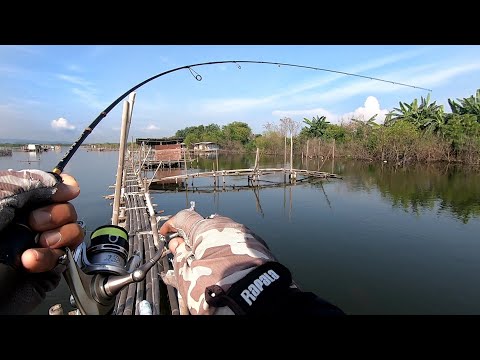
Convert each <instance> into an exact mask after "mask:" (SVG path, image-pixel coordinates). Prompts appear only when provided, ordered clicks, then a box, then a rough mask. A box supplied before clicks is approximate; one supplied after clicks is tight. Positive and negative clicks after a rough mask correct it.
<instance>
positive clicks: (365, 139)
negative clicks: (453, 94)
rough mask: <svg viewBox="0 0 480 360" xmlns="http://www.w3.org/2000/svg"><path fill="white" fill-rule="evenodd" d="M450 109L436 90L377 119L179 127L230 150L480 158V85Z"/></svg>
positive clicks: (407, 159)
mask: <svg viewBox="0 0 480 360" xmlns="http://www.w3.org/2000/svg"><path fill="white" fill-rule="evenodd" d="M448 104H449V107H450V112H447V111H445V109H444V108H443V106H442V105H437V104H436V102H435V101H434V102H431V101H430V95H428V96H427V97H426V98H423V97H422V98H421V99H420V101H418V100H417V99H414V100H413V101H412V102H411V103H405V102H400V103H399V107H398V108H394V109H393V110H392V111H391V112H390V113H388V114H387V115H386V117H385V121H384V123H383V124H380V123H377V122H376V121H375V120H376V117H377V115H375V116H373V117H371V118H370V119H361V118H350V119H343V120H342V121H340V123H339V124H331V123H330V122H329V121H328V119H327V118H326V117H325V116H314V117H313V118H312V119H307V118H304V119H303V122H298V121H295V120H292V119H291V118H289V117H284V118H282V119H280V120H279V122H278V123H276V124H275V123H267V124H266V125H265V126H264V129H265V130H264V131H263V133H262V134H260V135H254V134H253V133H252V131H251V129H250V127H249V126H248V124H246V123H243V122H238V121H237V122H232V123H230V124H228V125H225V126H222V127H220V126H218V125H216V124H210V125H208V126H203V125H200V126H192V127H187V128H185V129H182V130H179V131H177V132H176V134H175V137H181V138H184V139H185V140H184V141H185V144H186V145H187V146H190V145H191V144H193V143H195V142H201V141H212V142H216V143H218V144H219V145H220V146H221V147H222V149H223V151H224V152H252V151H255V149H256V148H259V149H260V153H261V154H266V155H284V156H285V157H286V156H287V155H286V154H290V146H291V143H292V142H293V153H294V154H295V155H296V156H299V155H301V156H302V157H304V156H305V157H307V158H321V159H322V160H323V159H325V160H326V159H330V158H332V157H344V158H351V159H356V160H367V161H382V162H388V163H393V164H395V165H406V164H412V163H431V162H448V163H463V164H468V165H479V164H480V89H479V90H477V92H476V94H475V96H473V95H472V96H470V97H468V98H463V99H457V100H452V99H448Z"/></svg>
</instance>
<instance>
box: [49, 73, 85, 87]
mask: <svg viewBox="0 0 480 360" xmlns="http://www.w3.org/2000/svg"><path fill="white" fill-rule="evenodd" d="M57 77H58V78H59V79H62V80H65V81H67V82H69V83H72V84H75V85H80V86H83V87H91V86H92V84H91V83H90V82H89V81H87V80H85V79H82V78H81V77H79V76H73V75H65V74H57Z"/></svg>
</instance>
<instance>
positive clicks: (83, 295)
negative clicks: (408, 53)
mask: <svg viewBox="0 0 480 360" xmlns="http://www.w3.org/2000/svg"><path fill="white" fill-rule="evenodd" d="M227 63H230V64H235V65H236V66H237V67H238V68H239V69H241V65H240V64H268V65H277V66H279V67H280V66H286V67H293V68H302V69H309V70H317V71H324V72H330V73H336V74H341V75H347V76H354V77H359V78H364V79H369V80H375V81H381V82H386V83H391V84H394V85H399V86H406V87H410V88H415V89H421V90H426V91H429V92H431V91H432V90H430V89H426V88H422V87H419V86H414V85H409V84H404V83H400V82H396V81H390V80H384V79H380V78H376V77H371V76H366V75H359V74H353V73H348V72H344V71H337V70H330V69H325V68H320V67H314V66H307V65H298V64H290V63H281V62H272V61H256V60H225V61H210V62H203V63H197V64H191V65H184V66H180V67H177V68H174V69H170V70H167V71H164V72H162V73H159V74H157V75H154V76H152V77H150V78H148V79H146V80H144V81H142V82H140V83H138V84H137V85H135V86H133V87H132V88H130V89H129V90H127V91H126V92H125V93H123V94H122V95H120V96H119V97H118V98H117V99H116V100H115V101H114V102H112V103H111V104H110V105H109V106H108V107H107V108H106V109H105V110H103V111H102V112H101V113H100V114H99V115H98V116H97V117H96V118H95V120H94V121H93V122H92V123H91V124H90V125H89V126H88V127H87V128H85V130H84V131H83V132H82V134H81V135H80V137H79V138H78V140H77V141H75V142H74V143H73V144H72V145H71V147H70V148H69V149H68V151H67V153H66V154H65V155H64V157H63V158H62V159H61V160H60V162H59V163H58V164H57V166H56V167H55V168H54V169H53V171H52V173H53V174H54V175H55V176H56V178H57V180H59V181H61V179H60V176H59V175H60V174H61V173H62V171H63V169H64V168H65V166H66V165H67V163H68V162H69V161H70V159H71V158H72V156H73V155H74V154H75V152H76V151H77V150H78V148H79V147H80V146H81V144H82V143H83V141H84V140H85V139H86V138H87V136H88V135H89V134H90V133H91V132H92V131H93V129H94V128H95V127H96V126H97V125H98V124H99V123H100V121H101V120H102V119H103V118H105V117H106V116H107V114H108V113H109V112H110V111H111V110H112V109H113V108H114V107H115V106H116V105H118V104H119V103H120V102H121V101H122V100H123V99H124V98H126V97H127V96H128V95H129V94H130V93H131V92H133V91H135V90H136V89H138V88H140V87H141V86H143V85H145V84H147V83H149V82H150V81H152V80H155V79H157V78H159V77H162V76H164V75H167V74H170V73H173V72H176V71H179V70H183V69H188V70H189V71H190V73H191V74H192V76H193V77H194V78H195V80H197V81H201V80H202V76H201V75H200V74H198V73H197V72H196V71H195V70H193V68H195V67H200V66H206V65H214V64H227ZM37 205H38V204H37ZM193 206H194V205H192V207H193ZM27 210H32V209H31V208H28V209H27V208H25V209H23V211H22V212H20V213H19V214H18V215H19V216H16V221H13V222H12V223H11V224H10V225H8V226H7V228H6V229H5V230H2V236H3V237H4V238H3V239H2V240H3V241H1V242H0V284H1V285H2V292H1V293H0V303H1V301H3V298H5V299H6V298H7V295H9V294H11V293H12V291H13V289H15V284H16V283H17V281H18V279H19V277H20V276H21V274H20V273H19V272H18V271H17V270H18V269H19V267H20V265H19V260H20V255H21V254H22V253H23V252H24V251H25V250H26V249H28V248H32V247H35V244H36V242H35V235H36V234H35V233H34V232H33V231H32V230H31V229H30V228H29V227H28V226H27V225H26V224H27V223H28V222H27V215H28V211H27ZM174 236H176V235H175V234H171V237H174ZM128 237H129V234H128V233H127V232H126V231H125V229H123V228H121V227H118V226H115V225H107V226H105V227H100V228H97V229H96V230H95V231H94V232H93V233H92V237H91V239H92V242H93V244H91V246H90V247H89V248H88V249H87V248H85V247H84V248H82V247H80V248H79V249H80V250H78V252H75V254H72V252H71V251H70V250H69V249H68V248H67V249H65V251H66V254H65V256H63V257H62V258H61V259H60V260H59V261H60V263H63V264H64V265H66V266H67V270H66V271H65V272H64V277H65V280H66V281H67V284H68V286H69V287H70V289H71V291H72V295H73V297H74V300H75V302H76V304H77V306H79V309H80V311H81V312H82V313H84V314H107V313H110V311H111V310H112V308H113V304H114V300H115V296H116V295H117V294H118V292H119V291H120V290H121V289H122V288H124V287H125V286H126V285H128V284H131V283H134V282H139V281H142V280H143V279H144V278H145V275H146V273H147V272H148V271H149V270H150V268H151V267H152V266H153V265H154V263H155V262H156V261H158V260H159V259H160V258H161V257H162V256H164V255H165V253H164V251H163V250H162V249H159V250H158V252H157V254H156V255H155V256H154V257H153V258H152V259H150V260H149V261H148V262H146V263H145V264H144V265H142V266H140V262H141V259H140V258H139V257H138V256H133V257H132V258H131V259H130V260H128V261H127V255H128V251H127V249H128V248H127V246H128ZM166 240H168V239H166ZM112 244H115V246H114V245H112ZM82 249H83V252H82ZM74 257H75V258H76V259H74ZM76 260H77V261H76ZM2 296H3V298H2ZM0 305H1V304H0ZM0 310H1V309H0ZM0 312H1V311H0Z"/></svg>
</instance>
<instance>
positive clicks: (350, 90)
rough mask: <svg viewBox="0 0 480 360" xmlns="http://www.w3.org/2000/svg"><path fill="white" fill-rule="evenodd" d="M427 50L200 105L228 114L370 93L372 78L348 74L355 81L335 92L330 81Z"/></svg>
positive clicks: (383, 85)
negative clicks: (267, 91)
mask: <svg viewBox="0 0 480 360" xmlns="http://www.w3.org/2000/svg"><path fill="white" fill-rule="evenodd" d="M428 50H430V48H427V47H424V48H419V49H414V50H408V51H405V52H401V53H398V54H392V55H388V56H385V57H383V58H378V59H375V60H373V61H369V62H366V63H363V64H358V65H356V66H355V67H354V68H350V69H347V70H345V73H332V72H329V73H328V74H325V73H324V74H323V75H322V76H321V77H318V78H317V79H314V80H311V81H307V82H303V83H300V84H295V85H293V86H290V87H289V88H287V89H286V90H283V91H279V92H277V93H275V94H273V95H269V96H264V97H251V98H231V99H212V100H207V101H205V102H203V103H202V104H200V105H199V107H198V108H199V109H200V110H201V111H203V112H206V113H209V112H215V113H229V112H234V111H239V110H247V109H252V108H258V107H261V106H266V105H271V106H275V104H276V103H278V104H279V103H280V102H279V101H281V103H282V105H285V103H288V104H300V103H303V104H306V103H308V102H310V103H311V102H312V101H313V102H318V100H319V99H323V98H324V99H326V100H327V101H329V100H338V98H337V93H340V94H345V95H347V96H353V95H355V94H357V93H364V92H370V91H371V90H372V85H371V81H372V80H367V81H364V82H361V81H358V79H359V78H358V77H357V78H354V77H351V76H350V77H348V80H347V81H350V82H351V81H353V84H352V85H344V86H340V87H338V88H333V91H334V92H333V93H331V91H332V90H331V89H332V86H331V83H333V82H335V81H337V80H341V79H344V78H346V73H359V72H362V71H367V70H374V69H378V68H381V67H383V66H385V65H389V64H394V63H397V62H399V61H401V60H405V59H409V58H413V57H416V56H418V55H421V54H422V53H425V52H426V51H428ZM325 70H327V71H328V70H332V71H334V72H335V70H333V69H325ZM354 79H357V81H355V80H354ZM387 79H388V77H387ZM359 83H360V86H359V85H358V84H359ZM327 85H329V86H330V90H326V91H322V92H321V93H316V94H310V95H306V94H302V93H304V92H306V91H309V90H311V91H313V90H314V89H321V88H325V87H326V86H327ZM379 85H381V86H382V87H383V88H386V89H388V90H387V91H393V90H397V89H398V86H394V85H392V84H387V83H379ZM375 86H377V85H375ZM335 90H337V93H335ZM329 93H331V94H332V95H331V96H329V95H328V94H329ZM294 95H298V96H294Z"/></svg>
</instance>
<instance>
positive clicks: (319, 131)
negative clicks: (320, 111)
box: [302, 116, 330, 139]
mask: <svg viewBox="0 0 480 360" xmlns="http://www.w3.org/2000/svg"><path fill="white" fill-rule="evenodd" d="M303 122H304V123H305V124H307V125H308V127H304V128H303V129H302V132H303V133H304V134H305V135H306V137H307V138H310V139H312V138H323V137H324V136H325V132H326V131H327V127H328V124H330V123H329V122H328V121H327V118H326V117H325V116H320V117H319V116H314V117H313V118H312V120H309V119H307V118H303Z"/></svg>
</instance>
